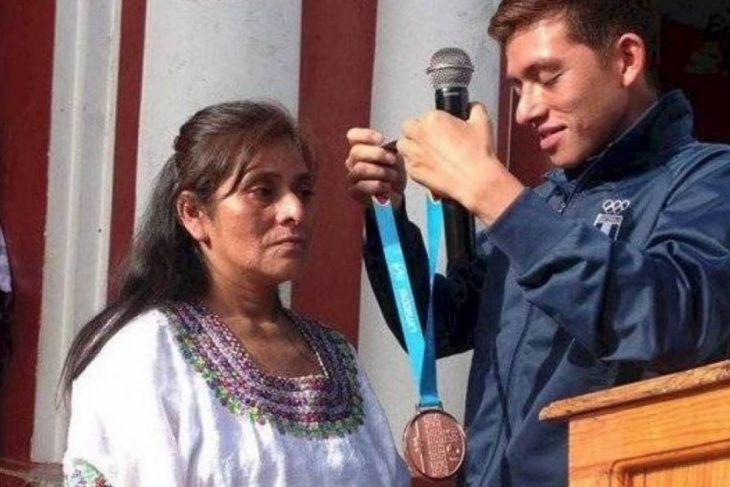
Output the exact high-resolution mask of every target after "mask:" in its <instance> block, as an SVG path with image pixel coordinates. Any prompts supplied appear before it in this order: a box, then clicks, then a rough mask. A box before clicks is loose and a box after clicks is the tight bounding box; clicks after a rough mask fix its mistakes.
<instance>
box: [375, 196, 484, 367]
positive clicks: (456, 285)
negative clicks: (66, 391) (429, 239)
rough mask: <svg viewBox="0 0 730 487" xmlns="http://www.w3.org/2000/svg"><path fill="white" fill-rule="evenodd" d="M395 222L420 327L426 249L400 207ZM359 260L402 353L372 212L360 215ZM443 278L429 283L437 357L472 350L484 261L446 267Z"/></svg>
mask: <svg viewBox="0 0 730 487" xmlns="http://www.w3.org/2000/svg"><path fill="white" fill-rule="evenodd" d="M396 224H397V226H398V233H399V236H400V239H401V245H402V246H403V254H404V256H405V259H406V266H407V267H408V274H409V277H410V280H411V286H412V287H413V292H414V294H415V299H416V306H417V308H418V313H419V317H420V320H421V324H425V322H426V313H427V309H428V308H427V306H428V299H429V285H428V255H427V253H426V248H425V246H424V243H423V238H422V236H421V231H420V230H419V228H418V227H417V226H416V225H414V224H413V223H411V222H410V221H409V220H408V217H407V216H406V211H405V204H404V205H403V206H402V207H401V209H400V210H399V211H397V212H396ZM363 256H364V259H365V268H366V271H367V274H368V278H369V280H370V285H371V286H372V289H373V292H374V294H375V297H376V299H377V301H378V304H379V306H380V309H381V311H382V313H383V316H384V318H385V321H386V323H387V324H388V328H390V330H391V332H392V333H393V335H395V337H396V339H397V340H398V342H399V343H400V345H401V347H403V349H404V350H405V349H406V346H405V342H404V339H403V332H402V329H401V326H400V319H399V318H398V311H397V308H396V304H395V299H394V298H393V290H392V287H391V284H390V277H389V275H388V269H387V266H386V263H385V257H384V255H383V248H382V244H381V240H380V234H379V233H378V228H377V224H376V221H375V215H374V213H373V211H372V210H371V209H368V210H366V213H365V245H364V248H363ZM447 276H448V277H445V276H443V275H440V274H439V275H437V276H436V278H435V283H434V292H433V299H434V317H435V323H436V333H435V335H436V336H435V340H436V349H437V356H438V357H444V356H448V355H452V354H455V353H461V352H464V351H466V350H469V349H470V348H471V346H472V336H473V327H474V324H475V323H476V320H477V312H478V309H479V291H480V289H481V286H482V283H483V278H484V263H483V261H482V259H477V261H476V262H458V263H450V264H449V267H448V269H447Z"/></svg>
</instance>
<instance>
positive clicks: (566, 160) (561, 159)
mask: <svg viewBox="0 0 730 487" xmlns="http://www.w3.org/2000/svg"><path fill="white" fill-rule="evenodd" d="M548 160H549V161H550V165H552V166H554V167H557V168H560V169H575V168H576V167H578V166H580V165H581V162H582V161H581V160H579V159H577V158H575V157H570V156H567V155H565V154H548Z"/></svg>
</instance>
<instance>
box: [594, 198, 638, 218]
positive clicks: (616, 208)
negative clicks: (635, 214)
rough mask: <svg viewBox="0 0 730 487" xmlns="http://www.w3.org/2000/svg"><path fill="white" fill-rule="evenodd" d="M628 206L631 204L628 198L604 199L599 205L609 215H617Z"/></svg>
mask: <svg viewBox="0 0 730 487" xmlns="http://www.w3.org/2000/svg"><path fill="white" fill-rule="evenodd" d="M629 206H631V202H630V201H629V200H606V201H604V202H603V205H602V206H601V207H602V208H603V211H605V212H606V213H608V214H609V215H618V214H620V213H623V212H624V211H626V210H627V209H628V208H629Z"/></svg>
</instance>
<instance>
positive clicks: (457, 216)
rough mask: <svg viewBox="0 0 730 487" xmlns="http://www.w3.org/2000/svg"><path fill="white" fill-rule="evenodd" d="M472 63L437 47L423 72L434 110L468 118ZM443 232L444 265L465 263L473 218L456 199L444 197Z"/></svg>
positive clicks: (455, 52)
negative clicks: (432, 88)
mask: <svg viewBox="0 0 730 487" xmlns="http://www.w3.org/2000/svg"><path fill="white" fill-rule="evenodd" d="M473 71H474V66H473V65H472V63H471V59H469V55H468V54H467V53H465V52H464V51H463V50H461V49H459V48H456V47H445V48H443V49H439V50H438V51H436V52H435V53H434V55H433V56H431V62H430V64H429V66H428V69H426V73H427V74H428V77H429V78H430V80H431V84H433V87H434V90H435V95H436V109H437V110H443V111H445V112H448V113H450V114H451V115H453V116H455V117H459V118H460V119H462V120H466V119H468V118H469V90H468V89H467V88H468V86H469V82H470V81H471V75H472V72H473ZM442 204H443V210H444V233H445V234H446V259H447V266H449V265H452V264H454V263H457V262H468V261H469V260H471V259H472V257H473V256H474V248H475V245H474V240H475V236H474V235H475V232H474V218H473V217H472V216H471V214H470V213H469V212H468V211H467V210H466V209H465V208H464V207H463V206H461V205H460V204H459V203H457V202H456V201H453V200H450V199H447V198H445V199H444V200H443V201H442Z"/></svg>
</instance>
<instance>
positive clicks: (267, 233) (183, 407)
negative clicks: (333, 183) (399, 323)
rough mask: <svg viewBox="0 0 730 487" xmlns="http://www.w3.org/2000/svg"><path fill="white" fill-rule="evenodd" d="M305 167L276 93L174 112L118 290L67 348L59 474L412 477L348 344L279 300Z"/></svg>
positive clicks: (292, 249)
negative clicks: (168, 151)
mask: <svg viewBox="0 0 730 487" xmlns="http://www.w3.org/2000/svg"><path fill="white" fill-rule="evenodd" d="M313 165H314V160H313V157H312V154H311V152H310V150H309V147H308V146H307V144H306V142H305V141H304V140H303V138H302V136H301V135H300V133H299V132H298V130H297V128H296V126H295V125H294V123H293V121H292V120H291V118H290V117H289V115H288V114H287V113H286V112H285V111H283V110H282V109H281V108H279V107H277V106H275V105H272V104H267V103H253V102H236V103H225V104H221V105H216V106H211V107H208V108H205V109H204V110H202V111H200V112H198V113H196V114H195V115H194V116H193V117H192V118H191V119H190V120H188V121H187V122H186V123H185V124H184V125H183V126H182V127H181V129H180V134H179V135H178V137H177V138H176V139H175V154H174V155H173V156H172V157H171V158H170V160H169V161H167V163H166V164H165V166H164V167H163V169H162V172H161V174H160V176H159V179H158V181H157V184H156V187H155V190H154V193H153V196H152V199H151V201H150V207H149V209H148V212H147V214H146V217H145V220H144V223H143V226H142V227H141V231H140V233H139V235H138V236H137V239H136V242H135V248H134V250H133V252H132V254H131V259H130V265H129V270H128V273H127V276H126V278H125V279H124V281H123V284H122V287H121V292H120V295H119V298H118V299H117V300H116V301H114V302H113V303H112V304H110V305H109V306H108V307H107V308H106V309H105V310H104V311H102V312H101V313H100V314H99V315H98V316H96V317H95V318H94V319H92V320H91V321H90V322H89V323H88V324H87V325H86V326H85V327H84V328H83V330H82V331H81V333H80V334H79V336H78V337H77V339H76V341H75V343H74V344H73V346H72V348H71V351H70V353H69V356H68V358H67V362H66V367H65V374H64V387H65V390H66V391H69V390H71V421H70V425H69V434H68V449H67V451H66V455H65V458H64V470H65V473H66V481H67V484H70V485H113V486H116V487H118V486H131V485H135V486H136V485H141V486H156V487H159V486H195V485H206V486H223V485H226V486H227V485H401V484H402V485H407V484H408V482H409V480H408V474H407V470H406V467H405V466H404V464H403V462H402V461H401V459H400V457H398V455H397V453H396V450H395V448H394V446H393V443H392V439H391V434H390V432H389V429H388V425H387V422H386V420H385V417H384V415H383V412H382V410H381V408H380V406H379V404H378V402H377V400H376V398H375V397H374V395H373V392H372V390H371V388H370V386H369V384H368V382H367V380H366V378H365V376H364V373H363V372H362V371H361V370H360V368H359V367H358V364H357V360H356V357H355V354H354V351H353V349H352V347H351V346H350V345H349V344H348V343H347V342H346V341H345V340H344V338H343V337H342V336H340V335H339V334H337V333H336V332H334V331H332V330H330V329H328V328H326V327H323V326H321V325H320V324H318V323H316V322H314V321H311V320H308V319H306V318H303V317H301V316H299V315H297V314H296V313H295V312H293V311H290V310H287V309H285V308H283V307H282V304H281V302H280V300H279V296H278V285H279V284H281V283H282V282H285V281H288V280H291V279H292V278H294V277H295V276H296V274H297V272H298V271H300V270H301V268H302V266H303V263H304V257H305V253H306V249H307V245H308V243H309V236H310V230H311V226H312V209H311V207H310V206H311V205H310V201H311V197H312V191H313V186H314V167H313Z"/></svg>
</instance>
